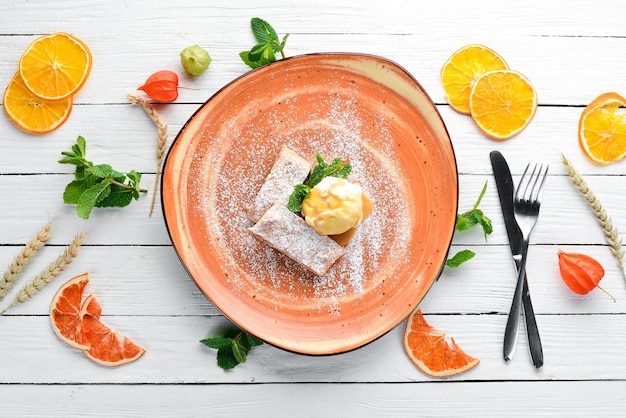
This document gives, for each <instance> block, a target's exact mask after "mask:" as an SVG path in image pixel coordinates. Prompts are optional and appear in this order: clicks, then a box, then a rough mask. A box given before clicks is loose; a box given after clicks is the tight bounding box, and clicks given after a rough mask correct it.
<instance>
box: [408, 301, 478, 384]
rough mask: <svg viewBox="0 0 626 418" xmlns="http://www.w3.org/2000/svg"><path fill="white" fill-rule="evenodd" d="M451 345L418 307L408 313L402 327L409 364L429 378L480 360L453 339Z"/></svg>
mask: <svg viewBox="0 0 626 418" xmlns="http://www.w3.org/2000/svg"><path fill="white" fill-rule="evenodd" d="M451 342H452V346H450V344H448V342H447V341H446V335H445V334H444V333H436V332H434V328H433V327H432V326H430V325H429V324H428V323H427V322H426V320H425V319H424V316H423V315H422V310H421V309H420V308H418V309H416V310H415V311H413V313H412V314H411V315H410V316H409V319H408V320H407V323H406V328H405V330H404V350H405V351H406V353H407V355H408V356H409V358H410V359H411V361H413V363H414V364H415V365H416V366H417V367H418V368H419V369H420V370H421V371H422V372H424V373H425V374H427V375H429V376H432V377H450V376H454V375H457V374H460V373H463V372H466V371H468V370H469V369H471V368H472V367H474V366H476V365H477V364H478V363H479V362H480V360H479V359H477V358H474V357H470V356H468V355H467V354H465V353H464V352H463V350H461V348H460V347H459V346H458V345H457V344H456V342H455V341H454V338H451Z"/></svg>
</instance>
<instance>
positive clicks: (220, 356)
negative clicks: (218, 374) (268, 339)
mask: <svg viewBox="0 0 626 418" xmlns="http://www.w3.org/2000/svg"><path fill="white" fill-rule="evenodd" d="M200 342H201V343H202V344H204V345H206V346H207V347H209V348H212V349H214V350H217V365H218V366H219V367H221V368H222V369H224V370H230V369H232V368H234V367H236V366H237V365H238V364H240V363H245V362H246V360H247V359H248V353H249V352H250V350H251V349H252V347H255V346H259V345H261V344H263V342H262V341H261V340H259V339H258V338H256V337H255V336H253V335H252V334H249V333H247V332H245V331H243V330H241V329H238V328H229V329H228V330H226V332H225V333H224V336H223V337H210V338H205V339H203V340H200Z"/></svg>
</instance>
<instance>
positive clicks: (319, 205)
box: [302, 177, 363, 235]
mask: <svg viewBox="0 0 626 418" xmlns="http://www.w3.org/2000/svg"><path fill="white" fill-rule="evenodd" d="M362 195H363V192H362V190H361V186H360V185H359V184H356V183H350V182H349V181H348V180H346V179H342V178H337V177H325V178H324V179H323V180H322V181H320V182H319V183H318V184H317V185H316V186H315V187H313V188H312V189H311V193H310V194H309V196H308V197H307V198H306V199H304V201H303V202H302V214H303V215H304V220H305V221H306V223H307V224H308V225H309V226H310V227H311V228H313V229H314V230H315V231H317V233H318V234H320V235H338V234H342V233H344V232H346V231H347V230H349V229H350V228H352V227H355V226H357V225H358V224H360V223H361V221H362V220H363V198H362Z"/></svg>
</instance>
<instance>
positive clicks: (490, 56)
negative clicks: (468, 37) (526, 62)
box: [441, 44, 509, 114]
mask: <svg viewBox="0 0 626 418" xmlns="http://www.w3.org/2000/svg"><path fill="white" fill-rule="evenodd" d="M508 68H509V66H508V65H507V63H506V62H505V61H504V59H503V58H502V57H501V56H500V55H498V54H497V53H496V52H495V51H493V50H491V49H489V48H487V47H486V46H484V45H478V44H472V45H467V46H464V47H463V48H461V49H459V50H458V51H456V52H455V53H453V54H452V55H451V56H450V58H448V60H447V61H446V62H445V64H443V67H442V68H441V82H442V84H443V90H444V92H445V95H446V101H447V102H448V103H449V104H450V106H451V107H452V108H453V109H454V110H456V111H457V112H460V113H465V114H469V113H470V106H469V96H470V91H471V90H472V86H473V85H474V83H475V82H476V80H477V79H478V77H480V76H481V75H483V74H484V73H486V72H487V71H492V70H506V69H508Z"/></svg>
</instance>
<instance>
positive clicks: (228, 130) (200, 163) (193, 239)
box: [162, 54, 458, 354]
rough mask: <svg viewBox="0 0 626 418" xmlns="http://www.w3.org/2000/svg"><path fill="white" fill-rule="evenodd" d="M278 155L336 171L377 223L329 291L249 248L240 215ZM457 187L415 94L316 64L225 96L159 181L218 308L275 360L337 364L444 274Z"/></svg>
mask: <svg viewBox="0 0 626 418" xmlns="http://www.w3.org/2000/svg"><path fill="white" fill-rule="evenodd" d="M282 145H288V146H289V147H291V148H292V149H293V150H295V151H296V152H298V153H299V154H300V155H302V156H305V157H306V158H308V159H310V160H311V162H312V163H313V162H314V161H315V156H314V154H315V152H319V153H321V154H322V155H323V156H324V157H325V158H327V159H332V158H334V157H341V158H342V159H346V160H349V161H350V163H351V164H352V166H353V171H352V174H351V176H350V179H352V180H354V181H358V182H360V183H361V185H362V186H363V188H364V190H365V191H366V192H367V193H368V195H369V196H371V198H372V199H373V200H374V205H375V206H374V211H373V212H372V214H371V215H370V217H369V218H367V219H366V220H365V221H364V222H363V224H361V226H360V227H359V232H358V233H357V235H356V236H355V237H354V238H353V240H352V241H351V242H350V244H349V246H348V247H347V252H346V255H345V256H343V257H342V258H341V259H340V260H339V261H338V262H337V263H336V264H335V265H334V266H333V267H332V268H331V270H330V271H329V272H328V273H327V274H326V275H325V276H324V277H316V276H314V275H312V274H311V273H308V272H307V271H305V270H304V269H303V268H301V267H300V266H299V265H297V264H296V263H294V262H292V261H291V260H289V259H287V258H286V257H285V256H283V255H282V254H279V253H277V252H276V251H274V250H273V249H271V248H268V247H267V246H266V245H265V244H264V243H262V242H260V241H258V240H257V239H255V238H254V237H253V236H252V235H251V234H250V233H248V231H247V228H248V227H249V226H251V225H252V223H251V222H250V221H249V220H248V219H247V218H246V216H245V212H246V208H247V207H248V206H249V205H250V204H251V203H252V201H253V199H254V196H255V194H256V193H257V191H258V189H259V188H260V186H261V184H262V183H263V182H264V180H265V176H266V175H267V173H268V172H269V170H270V167H271V165H272V163H273V161H274V159H275V158H276V156H277V155H278V152H279V150H280V148H281V146H282ZM457 198H458V178H457V169H456V161H455V157H454V152H453V149H452V144H451V142H450V138H449V136H448V133H447V130H446V128H445V125H444V123H443V121H442V119H441V116H440V115H439V113H438V112H437V110H436V108H435V106H434V104H433V103H432V101H431V100H430V99H429V97H428V95H427V94H426V93H425V92H424V90H423V89H422V88H421V86H420V85H419V84H418V83H417V81H415V79H413V78H412V77H411V76H410V75H409V74H408V73H407V72H406V71H404V70H403V69H402V68H400V67H398V66H397V65H396V64H394V63H392V62H390V61H388V60H386V59H383V58H378V57H373V56H367V55H349V54H313V55H305V56H299V57H293V58H288V59H285V60H281V61H278V62H276V63H273V64H270V65H266V66H264V67H261V68H259V69H256V70H254V71H251V72H249V73H247V74H245V75H244V76H242V77H240V78H238V79H236V80H235V81H233V82H232V83H230V84H228V85H227V86H226V87H224V88H223V89H222V90H220V91H218V92H217V93H216V94H215V95H214V96H213V97H211V98H210V99H209V100H208V101H207V102H206V103H205V104H204V105H203V106H202V107H201V108H200V109H199V110H198V111H197V112H196V113H195V114H194V115H193V116H192V117H191V119H189V121H188V122H187V123H186V124H185V126H184V127H183V129H182V130H181V131H180V133H179V134H178V136H177V137H176V140H175V142H174V143H173V145H172V147H171V149H170V152H169V154H168V156H167V160H166V162H165V167H164V170H163V178H162V202H163V203H162V204H163V211H164V215H165V220H166V223H167V227H168V230H169V233H170V236H171V238H172V242H173V244H174V247H175V248H176V251H177V252H178V255H179V256H180V259H181V260H182V262H183V264H184V266H185V267H186V268H187V270H188V272H189V274H190V275H191V277H192V278H193V279H194V280H195V281H196V283H197V284H198V286H199V287H200V289H201V290H202V291H203V292H204V293H205V294H206V295H207V296H208V298H209V299H210V300H211V301H212V302H213V304H215V306H216V307H217V308H218V309H219V310H220V311H221V312H223V313H224V315H226V316H227V317H228V318H229V319H230V320H232V321H233V322H234V323H236V324H237V325H238V326H240V327H241V328H243V329H245V330H247V331H248V332H250V333H252V334H254V335H256V336H258V337H259V338H261V339H263V340H265V341H266V342H268V343H270V344H273V345H276V346H278V347H281V348H284V349H287V350H291V351H294V352H298V353H306V354H332V353H340V352H344V351H348V350H351V349H355V348H357V347H360V346H362V345H364V344H366V343H368V342H370V341H372V340H374V339H376V338H377V337H379V336H381V335H383V334H384V333H386V332H387V331H389V330H391V329H392V328H394V327H395V326H396V325H398V324H399V323H400V322H401V321H402V320H403V319H404V318H406V316H407V315H408V314H409V313H410V312H411V311H412V310H413V308H415V306H416V305H417V304H418V303H419V302H420V301H421V299H422V298H423V297H424V295H425V294H426V292H427V291H428V289H429V288H430V286H431V285H432V283H433V282H434V281H435V280H436V278H437V277H438V276H439V274H440V273H441V270H442V268H443V265H444V262H445V259H446V255H447V252H448V249H449V246H450V242H451V239H452V234H453V231H454V223H455V219H456V212H457Z"/></svg>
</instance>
